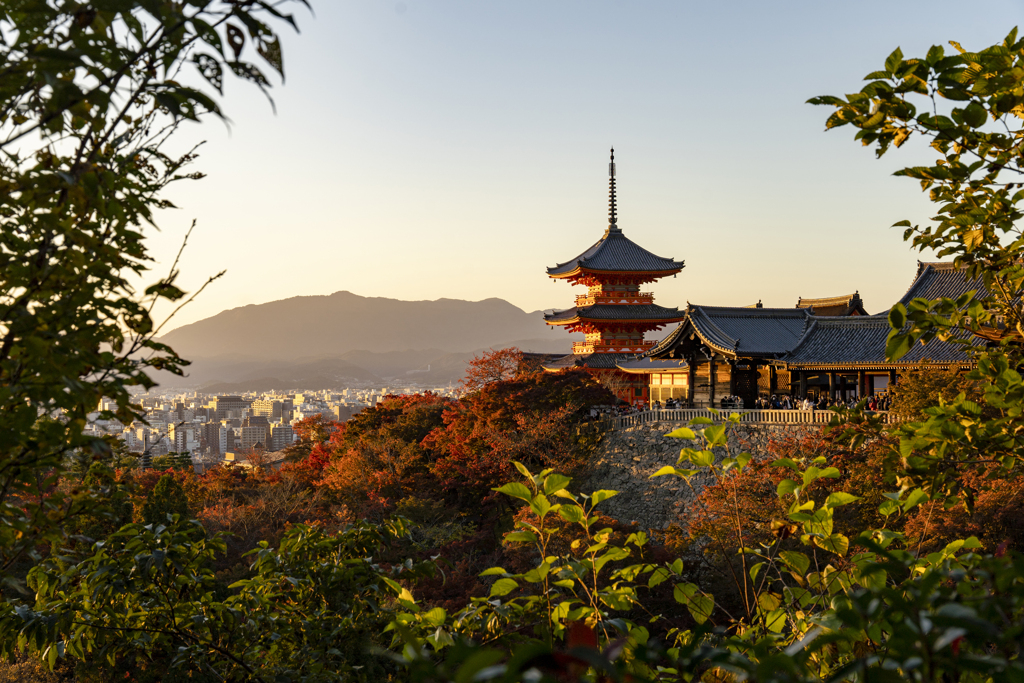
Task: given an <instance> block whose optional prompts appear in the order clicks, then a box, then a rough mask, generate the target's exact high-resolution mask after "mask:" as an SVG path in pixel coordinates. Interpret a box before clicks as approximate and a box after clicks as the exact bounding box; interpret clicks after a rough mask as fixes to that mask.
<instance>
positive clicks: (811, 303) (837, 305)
mask: <svg viewBox="0 0 1024 683" xmlns="http://www.w3.org/2000/svg"><path fill="white" fill-rule="evenodd" d="M796 307H797V308H810V309H812V311H813V313H814V315H823V316H843V315H867V314H868V312H867V311H866V310H864V302H863V301H861V298H860V293H859V292H854V293H853V294H844V295H842V296H830V297H824V298H820V299H805V298H803V297H800V298H799V299H797V302H796Z"/></svg>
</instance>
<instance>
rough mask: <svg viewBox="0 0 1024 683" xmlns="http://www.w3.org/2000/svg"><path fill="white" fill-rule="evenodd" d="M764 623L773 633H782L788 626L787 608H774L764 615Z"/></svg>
mask: <svg viewBox="0 0 1024 683" xmlns="http://www.w3.org/2000/svg"><path fill="white" fill-rule="evenodd" d="M764 625H765V627H766V628H767V629H768V630H769V631H771V632H772V633H782V629H783V628H785V626H786V610H784V609H781V608H780V609H773V610H772V611H771V612H768V613H767V614H765V615H764Z"/></svg>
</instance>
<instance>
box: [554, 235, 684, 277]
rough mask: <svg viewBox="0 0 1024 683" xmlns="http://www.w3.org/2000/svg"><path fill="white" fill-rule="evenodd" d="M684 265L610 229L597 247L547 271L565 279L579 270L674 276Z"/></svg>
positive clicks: (595, 245)
mask: <svg viewBox="0 0 1024 683" xmlns="http://www.w3.org/2000/svg"><path fill="white" fill-rule="evenodd" d="M683 266H684V262H683V261H676V260H673V259H670V258H663V257H661V256H656V255H655V254H652V253H651V252H649V251H647V250H646V249H644V248H643V247H641V246H640V245H638V244H637V243H635V242H633V241H632V240H630V239H629V238H628V237H626V236H625V235H623V234H622V230H620V229H619V228H617V227H611V228H609V229H608V230H607V231H606V232H605V234H604V237H602V238H601V239H600V240H598V242H597V243H596V244H594V246H592V247H590V248H589V249H587V250H586V251H585V252H583V253H582V254H580V255H579V256H577V257H576V258H574V259H572V260H571V261H566V262H565V263H559V264H558V265H557V266H554V267H552V268H548V275H550V276H551V277H566V276H569V275H572V274H573V273H575V272H578V271H580V270H588V271H613V272H637V273H664V274H665V275H671V274H672V273H676V272H678V271H680V270H682V268H683Z"/></svg>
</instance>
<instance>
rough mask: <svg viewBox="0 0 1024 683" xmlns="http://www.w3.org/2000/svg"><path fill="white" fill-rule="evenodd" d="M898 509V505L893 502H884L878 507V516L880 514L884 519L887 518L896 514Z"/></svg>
mask: <svg viewBox="0 0 1024 683" xmlns="http://www.w3.org/2000/svg"><path fill="white" fill-rule="evenodd" d="M899 509H900V504H899V503H898V502H897V501H895V500H887V501H884V502H883V503H882V504H881V505H879V506H878V512H879V514H881V515H882V516H884V517H888V516H889V515H891V514H893V513H894V512H897V511H898V510H899Z"/></svg>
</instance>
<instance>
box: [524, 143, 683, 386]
mask: <svg viewBox="0 0 1024 683" xmlns="http://www.w3.org/2000/svg"><path fill="white" fill-rule="evenodd" d="M608 175H609V181H608V189H609V199H608V219H609V223H608V229H607V230H605V232H604V236H603V237H602V238H601V239H600V240H598V242H597V243H596V244H594V246H592V247H590V248H589V249H587V250H586V251H584V252H583V253H582V254H580V255H579V256H577V257H576V258H574V259H571V260H569V261H566V262H565V263H559V264H558V265H557V266H554V267H552V268H548V269H547V271H548V276H549V277H551V278H554V279H559V280H567V281H568V282H569V283H570V284H574V285H577V284H579V285H585V286H586V287H587V293H586V294H581V295H579V296H577V297H576V305H575V306H574V307H573V308H569V309H566V310H564V311H555V312H553V313H548V314H545V316H544V320H545V322H547V324H548V325H558V326H562V327H565V328H566V329H567V330H569V331H570V332H583V333H584V334H585V335H586V339H585V341H582V342H576V343H574V344H573V352H572V353H571V354H569V355H568V356H564V357H563V358H560V359H558V360H557V361H554V362H552V363H549V364H548V365H546V366H545V369H547V370H550V371H557V370H562V369H565V368H570V367H584V368H587V369H588V370H590V371H591V372H592V373H594V374H595V375H596V376H597V378H598V379H599V380H600V381H601V382H602V383H604V384H605V385H607V386H608V387H609V388H610V389H612V390H613V391H614V392H615V393H616V394H617V395H618V396H619V397H620V398H621V399H623V400H625V401H628V402H631V403H636V402H646V401H647V400H648V397H647V383H646V381H645V379H646V378H644V377H637V376H636V375H631V374H627V373H623V372H621V371H620V370H619V369H618V368H617V367H616V363H617V362H618V361H621V360H623V359H624V358H627V357H629V356H633V355H635V354H638V353H643V352H645V351H648V350H650V348H651V347H653V346H654V344H655V342H653V341H650V342H649V341H645V340H644V333H645V332H649V331H652V330H658V329H661V328H662V327H664V326H665V325H668V324H669V323H675V322H679V321H680V320H682V319H683V318H684V316H685V313H684V312H681V311H679V310H678V309H676V308H665V307H663V306H658V305H657V304H655V303H654V295H653V294H651V293H650V292H641V291H640V286H641V285H643V284H646V283H648V282H654V281H656V280H659V279H661V278H663V277H667V276H669V275H675V274H676V273H678V272H679V271H680V270H682V269H683V267H684V265H685V264H684V262H683V261H676V260H674V259H671V258H663V257H661V256H656V255H654V254H652V253H651V252H649V251H647V250H646V249H644V248H643V247H641V246H639V245H638V244H636V243H635V242H633V241H632V240H630V239H629V238H628V237H626V236H625V235H624V234H623V233H622V229H621V228H620V227H619V226H618V220H617V213H616V205H615V150H614V149H613V150H612V157H611V163H610V164H609V165H608Z"/></svg>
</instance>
